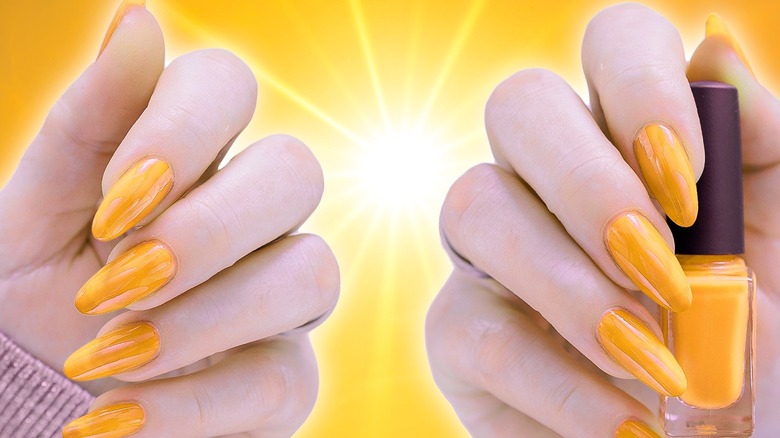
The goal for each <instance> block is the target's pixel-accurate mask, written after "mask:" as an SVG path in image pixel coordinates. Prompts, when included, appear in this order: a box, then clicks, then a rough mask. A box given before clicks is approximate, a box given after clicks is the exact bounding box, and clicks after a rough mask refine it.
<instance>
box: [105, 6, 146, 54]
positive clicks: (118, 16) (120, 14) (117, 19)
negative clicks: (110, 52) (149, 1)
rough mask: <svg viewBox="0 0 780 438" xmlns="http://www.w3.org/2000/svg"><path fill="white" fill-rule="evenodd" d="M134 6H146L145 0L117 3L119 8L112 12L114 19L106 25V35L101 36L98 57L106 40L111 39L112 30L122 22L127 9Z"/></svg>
mask: <svg viewBox="0 0 780 438" xmlns="http://www.w3.org/2000/svg"><path fill="white" fill-rule="evenodd" d="M135 6H138V7H142V8H144V7H146V0H122V3H120V4H119V8H117V10H116V12H115V13H114V19H113V20H111V24H110V25H109V26H108V30H106V36H105V37H103V44H101V45H100V51H99V52H98V57H100V54H101V53H103V50H105V49H106V46H107V45H108V42H109V41H111V37H112V36H114V32H115V31H116V28H117V27H118V26H119V23H121V22H122V19H123V18H125V14H127V10H128V9H130V8H131V7H135Z"/></svg>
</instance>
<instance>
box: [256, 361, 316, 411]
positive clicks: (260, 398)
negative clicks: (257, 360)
mask: <svg viewBox="0 0 780 438" xmlns="http://www.w3.org/2000/svg"><path fill="white" fill-rule="evenodd" d="M277 356H278V355H274V354H271V355H268V356H266V358H264V359H263V362H262V363H261V364H259V365H260V366H257V367H254V368H252V369H250V370H247V371H248V372H247V373H246V374H245V375H247V376H249V379H251V380H250V382H249V386H250V388H251V390H252V393H251V394H250V397H251V400H252V401H253V402H254V403H253V404H254V406H258V407H260V412H259V414H260V416H261V418H260V420H261V422H262V423H265V422H267V421H268V420H269V419H271V418H273V417H275V416H276V415H277V414H278V413H280V412H282V411H286V409H285V408H287V407H288V406H291V405H292V406H297V405H298V404H299V403H298V402H300V401H302V400H304V399H305V398H306V388H305V385H303V384H302V383H300V381H301V380H303V379H298V378H297V372H296V367H295V365H294V364H291V363H290V361H287V360H284V359H283V358H280V357H277Z"/></svg>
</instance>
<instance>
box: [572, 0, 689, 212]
mask: <svg viewBox="0 0 780 438" xmlns="http://www.w3.org/2000/svg"><path fill="white" fill-rule="evenodd" d="M650 35H652V37H651V38H649V37H648V36H650ZM582 65H583V68H584V69H585V77H586V78H587V81H588V85H589V87H590V88H591V89H592V90H591V95H592V96H593V95H595V97H596V99H595V102H597V103H598V105H599V106H600V108H599V111H597V114H600V115H602V116H603V117H604V122H605V125H606V127H607V129H608V132H609V135H610V138H611V139H612V141H613V142H614V144H615V146H617V148H618V149H619V150H620V153H621V154H622V155H623V158H624V159H625V160H626V162H627V163H629V164H630V165H631V167H632V168H633V169H634V171H635V172H636V173H637V174H638V175H641V176H642V177H643V179H644V182H645V184H646V185H647V188H648V190H649V191H650V193H651V194H652V195H653V196H654V197H655V198H656V199H657V200H658V202H659V203H660V204H661V207H663V209H664V211H665V212H666V214H667V215H669V217H670V218H671V219H672V220H673V221H674V222H675V223H677V224H679V225H680V226H690V225H692V224H693V221H694V220H695V219H696V214H697V212H698V205H699V204H698V199H697V195H696V179H697V178H698V176H699V175H701V172H702V169H703V166H704V143H703V142H702V137H701V128H700V127H699V117H698V115H697V113H696V105H695V103H694V101H693V95H692V93H691V89H690V86H689V85H688V81H687V80H686V78H685V67H686V62H685V53H684V51H683V46H682V41H681V40H680V35H679V34H678V33H677V30H676V29H675V28H674V26H672V24H671V23H669V22H668V21H667V20H666V19H665V18H664V17H662V16H661V15H659V14H658V13H656V12H655V11H653V10H651V9H650V8H647V7H645V6H642V5H638V4H622V5H617V6H613V7H611V8H607V9H605V10H603V11H602V12H600V13H599V14H597V15H596V16H595V17H594V18H593V20H591V22H590V24H588V28H587V30H586V31H585V37H584V39H583V42H582Z"/></svg>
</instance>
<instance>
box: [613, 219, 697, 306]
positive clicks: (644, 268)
mask: <svg viewBox="0 0 780 438" xmlns="http://www.w3.org/2000/svg"><path fill="white" fill-rule="evenodd" d="M605 241H606V244H607V249H608V250H609V253H610V254H611V255H612V258H613V259H614V260H615V263H617V265H618V266H619V267H620V269H622V270H623V272H625V273H626V275H627V276H628V278H630V279H631V281H632V282H633V283H634V284H635V285H636V286H637V287H638V288H639V289H640V290H641V291H642V292H644V293H645V294H646V295H647V296H649V297H650V298H652V299H653V301H655V302H656V303H658V304H660V305H661V306H663V307H665V308H667V309H670V310H672V311H674V312H680V311H683V310H685V309H687V308H689V307H691V300H692V298H691V287H690V285H689V284H688V281H687V279H686V277H685V272H683V269H682V267H681V266H680V262H679V261H678V260H677V257H675V255H674V253H672V250H671V249H669V246H668V245H667V244H666V241H664V239H663V237H661V235H660V234H659V233H658V231H657V230H656V229H655V227H653V225H652V224H651V223H650V221H648V220H647V219H646V218H645V217H644V216H642V215H641V214H639V213H637V212H627V213H622V214H620V215H619V216H618V217H617V218H615V219H614V220H613V221H612V222H611V223H610V224H609V226H608V227H607V232H606V236H605Z"/></svg>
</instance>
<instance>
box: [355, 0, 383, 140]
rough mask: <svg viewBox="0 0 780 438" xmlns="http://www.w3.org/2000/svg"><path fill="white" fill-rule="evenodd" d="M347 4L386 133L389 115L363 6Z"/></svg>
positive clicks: (357, 2) (357, 3) (356, 2)
mask: <svg viewBox="0 0 780 438" xmlns="http://www.w3.org/2000/svg"><path fill="white" fill-rule="evenodd" d="M349 4H350V6H351V9H352V16H353V18H354V19H355V26H356V27H357V32H358V36H359V37H360V46H361V47H362V48H363V56H364V57H365V60H366V64H367V65H368V72H369V74H370V75H371V83H372V85H373V86H374V94H375V95H376V100H377V104H378V105H379V112H380V113H381V115H382V121H383V122H384V125H385V134H387V133H389V132H390V131H391V130H392V125H391V123H390V116H389V115H388V114H387V106H386V105H385V99H384V96H383V95H382V87H381V86H380V85H379V76H378V75H377V72H376V64H375V62H374V55H373V54H372V52H371V45H370V44H369V41H368V30H367V29H366V22H365V17H364V13H363V8H362V7H361V6H360V1H359V0H350V2H349Z"/></svg>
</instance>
